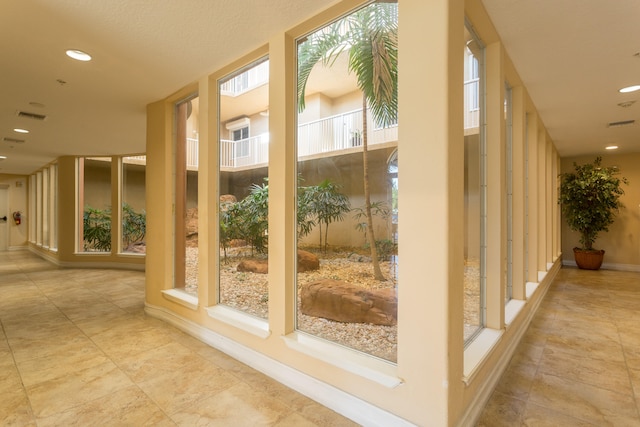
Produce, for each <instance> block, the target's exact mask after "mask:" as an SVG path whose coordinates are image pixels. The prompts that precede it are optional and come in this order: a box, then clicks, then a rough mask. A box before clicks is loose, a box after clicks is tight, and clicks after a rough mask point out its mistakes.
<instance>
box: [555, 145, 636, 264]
mask: <svg viewBox="0 0 640 427" xmlns="http://www.w3.org/2000/svg"><path fill="white" fill-rule="evenodd" d="M601 157H602V165H603V166H618V168H620V172H621V173H620V176H621V177H626V178H627V179H628V180H629V185H623V186H622V188H623V190H624V191H625V194H624V195H623V196H622V197H621V198H620V201H621V202H622V204H623V205H624V208H622V209H620V212H619V213H618V215H617V217H616V219H615V222H614V223H613V224H612V225H611V226H610V227H609V231H608V232H602V233H600V234H599V235H598V238H597V240H596V242H595V244H594V247H596V248H597V249H604V250H605V256H604V264H603V267H604V268H614V269H623V270H633V271H640V153H629V154H609V153H603V154H602V155H601ZM595 158H596V155H593V156H581V157H566V158H563V159H562V169H561V172H571V171H573V163H574V162H576V163H578V164H584V163H590V162H593V160H594V159H595ZM576 246H580V235H579V233H577V232H575V231H572V230H571V229H570V228H569V227H568V226H567V224H566V222H564V220H563V221H562V259H563V261H565V262H569V263H571V262H573V261H574V259H573V248H574V247H576Z"/></svg>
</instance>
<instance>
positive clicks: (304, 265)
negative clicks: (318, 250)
mask: <svg viewBox="0 0 640 427" xmlns="http://www.w3.org/2000/svg"><path fill="white" fill-rule="evenodd" d="M236 269H237V270H238V271H249V272H251V273H260V274H267V273H268V272H269V261H268V260H266V259H245V260H242V261H240V263H239V264H238V267H236ZM318 269H320V260H319V259H318V257H317V256H316V255H315V254H312V253H311V252H307V251H303V250H300V249H299V250H298V273H304V272H305V271H313V270H318Z"/></svg>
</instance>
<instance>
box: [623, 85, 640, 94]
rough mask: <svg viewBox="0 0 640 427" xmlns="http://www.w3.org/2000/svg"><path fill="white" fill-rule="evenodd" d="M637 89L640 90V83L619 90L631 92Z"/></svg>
mask: <svg viewBox="0 0 640 427" xmlns="http://www.w3.org/2000/svg"><path fill="white" fill-rule="evenodd" d="M637 90H640V85H633V86H627V87H623V88H622V89H620V90H619V91H618V92H620V93H629V92H635V91H637Z"/></svg>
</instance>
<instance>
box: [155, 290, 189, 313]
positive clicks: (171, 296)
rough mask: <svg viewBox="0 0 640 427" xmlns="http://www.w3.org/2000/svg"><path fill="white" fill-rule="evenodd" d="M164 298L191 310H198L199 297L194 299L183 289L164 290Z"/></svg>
mask: <svg viewBox="0 0 640 427" xmlns="http://www.w3.org/2000/svg"><path fill="white" fill-rule="evenodd" d="M162 296H163V297H165V298H166V299H168V300H169V301H173V302H175V303H178V304H180V305H182V306H184V307H187V308H190V309H191V310H197V309H198V297H194V296H193V295H191V294H188V293H187V292H185V291H183V290H181V289H175V288H174V289H164V290H162Z"/></svg>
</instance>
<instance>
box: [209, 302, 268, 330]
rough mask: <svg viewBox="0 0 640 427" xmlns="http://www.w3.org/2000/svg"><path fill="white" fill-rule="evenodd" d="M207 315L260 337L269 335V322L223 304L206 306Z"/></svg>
mask: <svg viewBox="0 0 640 427" xmlns="http://www.w3.org/2000/svg"><path fill="white" fill-rule="evenodd" d="M206 310H207V313H208V314H209V317H211V318H213V319H216V320H218V321H220V322H223V323H226V324H228V325H231V326H233V327H236V328H238V329H242V330H243V331H245V332H248V333H250V334H252V335H255V336H257V337H260V338H267V337H268V336H269V335H271V331H270V330H269V322H267V321H266V320H264V319H260V318H258V317H254V316H252V315H250V314H246V313H243V312H241V311H238V310H235V309H233V308H230V307H226V306H224V305H215V306H213V307H207V308H206Z"/></svg>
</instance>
